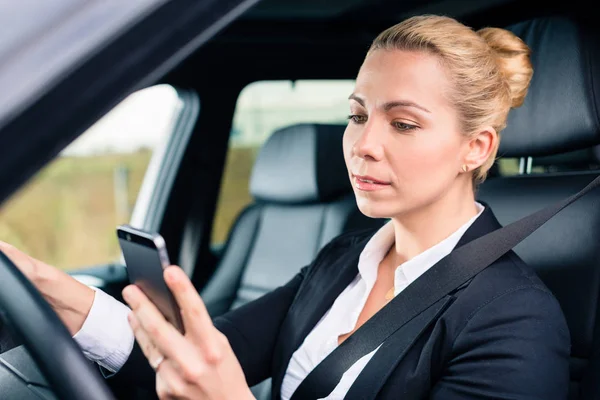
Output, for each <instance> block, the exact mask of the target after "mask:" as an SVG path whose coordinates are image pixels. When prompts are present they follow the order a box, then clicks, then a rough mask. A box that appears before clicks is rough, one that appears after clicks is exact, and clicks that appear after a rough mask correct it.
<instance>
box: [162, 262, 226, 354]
mask: <svg viewBox="0 0 600 400" xmlns="http://www.w3.org/2000/svg"><path fill="white" fill-rule="evenodd" d="M164 275H165V282H166V283H167V285H168V286H169V289H170V290H171V292H172V293H173V296H174V297H175V300H176V301H177V304H178V305H179V308H180V309H181V315H182V318H183V324H184V326H185V332H186V336H188V337H189V338H190V339H191V340H192V341H193V342H194V343H196V344H197V345H200V347H201V348H202V349H203V350H205V349H210V348H213V347H214V346H215V345H216V338H215V334H216V333H217V330H216V328H215V326H214V325H213V322H212V319H211V317H210V315H209V314H208V311H207V310H206V306H205V305H204V302H203V301H202V298H200V295H199V294H198V291H197V290H196V288H195V287H194V285H193V284H192V282H191V281H190V280H189V278H188V277H187V275H186V274H185V272H184V271H183V270H182V269H181V268H179V267H177V266H170V267H168V268H166V269H165V273H164Z"/></svg>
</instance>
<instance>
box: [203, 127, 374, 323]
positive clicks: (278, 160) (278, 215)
mask: <svg viewBox="0 0 600 400" xmlns="http://www.w3.org/2000/svg"><path fill="white" fill-rule="evenodd" d="M344 129H345V126H344V125H323V124H300V125H294V126H290V127H287V128H284V129H281V130H279V131H277V132H275V133H274V134H273V135H272V136H271V137H270V138H269V139H268V140H267V142H266V143H265V145H264V147H263V148H262V149H261V151H260V153H259V155H258V158H257V160H256V164H255V165H254V169H253V172H252V176H251V179H250V191H251V193H252V195H253V197H254V199H255V202H254V203H253V204H251V205H250V206H249V207H247V208H246V209H245V210H244V211H243V212H242V213H241V215H240V216H239V217H238V219H237V221H236V222H235V224H234V227H233V228H232V230H231V232H230V235H229V239H228V241H227V243H226V245H225V249H224V252H223V256H222V259H221V261H220V263H219V265H218V266H217V269H216V272H215V273H214V275H213V277H212V278H211V280H210V281H209V282H208V284H207V285H206V287H205V288H204V289H203V290H202V296H203V299H204V301H205V303H206V306H207V308H208V310H209V312H210V313H211V315H212V316H217V315H220V314H222V313H224V312H226V311H228V310H230V309H232V308H236V307H239V306H240V305H242V304H245V303H247V302H249V301H252V300H254V299H256V298H258V297H260V296H261V295H263V294H265V293H267V292H269V291H271V290H273V289H275V288H276V287H278V286H281V285H283V284H284V283H286V282H287V281H288V280H290V279H291V278H292V277H293V276H294V275H295V274H296V273H298V271H299V270H300V269H301V268H302V267H303V266H305V265H307V264H309V263H310V262H311V261H312V260H313V259H314V258H315V256H316V254H317V252H318V251H319V250H320V249H321V248H322V247H323V246H324V245H326V244H327V243H328V242H329V241H330V240H331V239H333V238H334V237H335V236H337V235H339V234H341V233H342V232H345V231H347V230H349V229H354V228H357V229H358V228H365V227H369V226H378V225H380V224H381V222H380V221H378V220H373V219H370V218H367V217H365V216H363V215H362V214H361V213H360V212H359V211H358V208H357V206H356V201H355V198H354V194H353V192H352V187H351V185H350V180H349V178H348V173H347V170H346V166H345V162H344V157H343V152H342V136H343V133H344Z"/></svg>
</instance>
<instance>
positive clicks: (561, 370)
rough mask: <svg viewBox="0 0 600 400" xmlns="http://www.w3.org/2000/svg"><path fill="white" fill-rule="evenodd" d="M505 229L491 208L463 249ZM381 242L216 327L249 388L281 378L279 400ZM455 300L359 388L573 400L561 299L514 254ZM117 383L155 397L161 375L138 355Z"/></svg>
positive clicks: (344, 240) (378, 361)
mask: <svg viewBox="0 0 600 400" xmlns="http://www.w3.org/2000/svg"><path fill="white" fill-rule="evenodd" d="M499 227H500V224H499V223H498V221H497V220H496V218H495V217H494V215H493V213H492V212H491V210H490V209H489V208H487V207H486V210H485V211H484V212H483V213H482V214H481V215H480V217H479V218H478V219H477V220H476V221H475V222H474V223H473V225H471V227H470V228H469V229H468V230H467V232H466V233H465V234H464V235H463V237H462V238H461V240H460V241H459V243H458V245H457V246H461V245H463V244H465V243H467V242H469V241H471V240H473V239H475V238H477V237H479V236H482V235H484V234H486V233H488V232H491V231H492V230H495V229H497V228H499ZM374 233H375V231H374V230H370V231H361V232H355V233H349V234H345V235H342V236H340V237H338V238H336V239H335V240H333V241H332V242H331V243H329V244H328V245H327V246H326V247H325V248H324V249H323V250H322V251H321V252H320V253H319V255H318V256H317V258H316V259H315V260H314V261H313V263H312V264H311V265H309V266H307V267H305V268H303V269H302V270H301V271H300V273H298V275H296V276H295V277H294V278H293V279H292V280H291V281H290V282H288V283H287V284H286V285H285V286H283V287H280V288H278V289H276V290H274V291H272V292H270V293H268V294H266V295H265V296H263V297H261V298H260V299H258V300H256V301H253V302H251V303H249V304H246V305H244V306H242V307H240V308H238V309H236V310H234V311H231V312H229V313H227V314H225V315H223V316H220V317H217V318H216V319H215V320H214V323H215V326H216V327H217V328H218V329H219V330H221V331H222V332H223V333H224V334H225V335H226V336H227V338H228V339H229V342H230V343H231V346H232V348H233V350H234V352H235V354H236V355H237V357H238V359H239V361H240V363H241V365H242V368H243V370H244V373H245V375H246V380H247V382H248V385H250V386H252V385H254V384H257V383H259V382H261V381H262V380H264V379H266V378H268V377H272V379H273V381H272V382H273V384H272V387H273V392H272V398H273V399H279V398H280V391H281V383H282V380H283V377H284V375H285V371H286V368H287V366H288V363H289V361H290V358H291V356H292V354H293V353H294V351H295V350H296V349H297V348H298V347H299V346H300V344H301V343H302V341H303V340H304V338H305V337H306V336H307V335H308V333H309V332H310V331H311V330H312V328H313V327H314V326H315V325H316V323H317V322H318V321H319V320H320V318H321V317H322V316H323V315H324V314H325V312H326V311H327V310H328V309H329V308H330V307H331V305H332V304H333V301H334V300H335V299H336V298H337V297H338V295H339V294H340V293H341V292H342V291H343V290H344V288H345V287H346V286H347V285H348V284H349V283H350V282H351V281H352V280H353V279H354V277H355V276H356V274H357V273H358V269H357V263H358V257H359V255H360V253H361V251H362V249H363V248H364V246H365V245H366V243H367V242H368V240H369V239H370V238H371V236H372V235H373V234H374ZM419 279H420V278H419ZM447 300H448V304H449V306H448V307H446V308H445V310H444V311H443V313H442V314H441V315H440V316H439V317H438V318H437V319H436V320H434V321H432V323H431V324H430V325H429V327H428V328H427V329H426V330H425V331H424V332H423V333H422V334H421V335H420V336H419V337H418V338H417V340H416V341H415V342H413V344H412V345H411V346H410V348H409V349H408V350H407V351H406V352H404V353H403V354H395V353H394V352H393V349H388V351H378V352H377V353H376V354H375V356H374V357H373V359H372V360H371V362H369V364H367V366H366V367H365V369H364V370H363V372H362V374H361V375H360V376H359V378H357V380H356V382H355V384H356V385H369V384H370V383H371V381H373V382H374V381H376V380H375V379H374V378H376V377H379V378H381V377H387V378H386V379H384V380H383V382H382V385H381V390H380V391H379V394H378V396H377V398H378V399H403V400H413V399H424V398H429V399H436V400H452V399H495V400H498V399H506V400H508V399H510V400H515V399H523V400H525V399H527V400H533V399H540V400H554V399H556V400H562V399H566V398H567V395H568V388H569V354H570V337H569V331H568V328H567V324H566V322H565V318H564V316H563V314H562V311H561V308H560V306H559V304H558V302H557V300H556V299H555V297H554V296H553V295H552V293H551V292H550V291H549V290H548V288H547V287H546V286H545V285H544V284H543V283H542V281H541V280H540V279H539V278H538V277H537V275H536V274H535V273H534V271H533V270H532V269H531V268H529V267H528V266H527V265H525V264H524V263H523V261H521V259H519V258H518V256H517V255H516V254H515V253H513V252H511V253H508V254H506V255H505V256H504V257H502V258H501V259H499V260H498V261H497V262H495V263H494V264H492V265H491V266H489V267H488V268H487V269H485V270H484V271H483V272H481V273H479V274H478V275H477V276H476V277H475V278H473V279H472V280H471V281H470V282H468V283H467V284H465V285H463V286H462V287H461V288H459V289H458V290H457V291H455V292H454V293H453V294H452V295H450V296H448V299H447ZM401 329H408V328H407V326H406V325H405V326H404V327H402V328H401ZM399 332H402V330H401V331H399ZM390 357H392V358H393V359H392V360H391V361H392V362H391V363H390ZM384 358H385V359H384ZM116 378H117V379H118V380H121V379H126V380H127V381H128V382H129V383H130V384H131V383H132V382H137V383H138V384H141V385H145V386H146V387H148V388H150V389H152V388H153V387H154V373H153V371H152V370H151V369H150V367H149V366H148V363H147V361H146V360H145V358H144V357H143V355H142V354H141V352H140V350H139V348H137V345H136V347H135V349H134V351H133V353H132V355H131V356H130V358H129V359H128V361H127V363H126V364H125V365H124V366H123V368H122V369H121V370H120V371H119V372H118V373H117V374H116ZM113 379H114V378H113ZM356 385H355V386H356ZM355 386H353V387H352V388H351V389H350V391H349V392H348V398H352V396H351V393H353V389H355Z"/></svg>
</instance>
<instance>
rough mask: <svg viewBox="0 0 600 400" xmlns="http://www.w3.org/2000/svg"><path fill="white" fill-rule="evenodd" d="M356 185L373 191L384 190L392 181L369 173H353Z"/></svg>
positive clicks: (364, 189)
mask: <svg viewBox="0 0 600 400" xmlns="http://www.w3.org/2000/svg"><path fill="white" fill-rule="evenodd" d="M352 178H353V181H354V186H355V187H356V188H357V189H359V190H362V191H366V192H372V191H375V190H382V189H385V188H386V187H388V186H390V182H385V181H382V180H379V179H377V178H374V177H372V176H368V175H352Z"/></svg>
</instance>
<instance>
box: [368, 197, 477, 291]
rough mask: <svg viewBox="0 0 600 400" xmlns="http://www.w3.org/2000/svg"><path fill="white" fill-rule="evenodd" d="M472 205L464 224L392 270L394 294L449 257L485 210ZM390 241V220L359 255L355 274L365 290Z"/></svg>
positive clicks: (372, 283) (375, 272) (392, 236)
mask: <svg viewBox="0 0 600 400" xmlns="http://www.w3.org/2000/svg"><path fill="white" fill-rule="evenodd" d="M475 205H476V207H477V209H478V213H477V215H475V216H474V217H473V218H471V219H470V220H469V221H467V222H466V223H465V224H464V225H462V226H461V227H460V228H458V229H457V230H456V231H455V232H454V233H452V234H451V235H450V236H448V237H447V238H446V239H444V240H442V241H441V242H439V243H438V244H436V245H435V246H432V247H430V248H429V249H427V250H425V251H424V252H422V253H421V254H419V255H417V256H415V257H413V258H412V259H410V260H408V261H406V262H404V263H403V264H401V265H399V266H398V267H397V268H396V272H395V275H394V288H395V290H394V295H397V294H398V293H400V292H401V291H402V290H404V288H406V286H408V285H410V284H411V283H412V282H413V281H414V280H415V279H417V278H418V277H419V276H421V275H422V274H423V273H424V272H425V271H427V270H428V269H429V268H431V267H433V266H434V265H435V264H436V263H437V262H438V261H440V260H441V259H442V258H444V257H445V256H447V255H448V254H450V252H451V251H452V250H453V249H454V247H456V245H457V243H458V242H459V240H460V238H461V237H462V235H464V233H465V232H466V231H467V229H469V227H470V226H471V224H473V222H475V220H476V219H477V218H478V217H479V216H480V215H481V213H482V212H483V210H484V209H485V207H484V206H483V205H481V204H480V203H478V202H476V203H475ZM394 240H395V235H394V225H393V223H392V221H389V222H388V223H386V224H385V225H384V226H382V227H381V228H380V229H379V230H378V231H377V232H376V233H375V234H374V235H373V237H372V238H371V239H370V240H369V242H368V243H367V245H366V246H365V248H364V249H363V251H362V252H361V254H360V258H359V261H358V272H359V274H360V275H361V277H362V278H363V279H364V280H365V282H366V284H367V287H368V289H369V290H371V289H372V288H373V285H374V284H375V280H376V279H377V270H378V268H379V263H380V262H381V260H383V258H384V257H385V255H386V254H387V252H388V250H389V249H390V247H391V246H392V245H393V244H394Z"/></svg>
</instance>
